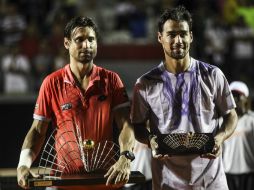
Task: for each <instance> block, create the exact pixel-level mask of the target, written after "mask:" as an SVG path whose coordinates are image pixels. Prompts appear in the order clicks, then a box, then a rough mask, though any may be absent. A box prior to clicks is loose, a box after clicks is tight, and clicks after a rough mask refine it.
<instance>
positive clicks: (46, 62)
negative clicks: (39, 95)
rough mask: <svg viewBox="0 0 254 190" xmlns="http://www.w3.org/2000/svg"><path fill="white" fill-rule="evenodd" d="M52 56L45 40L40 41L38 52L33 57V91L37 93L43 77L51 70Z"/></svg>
mask: <svg viewBox="0 0 254 190" xmlns="http://www.w3.org/2000/svg"><path fill="white" fill-rule="evenodd" d="M52 62H53V56H52V54H51V46H49V44H48V41H47V40H42V41H41V42H40V44H39V52H38V54H37V55H36V56H35V57H34V60H33V66H34V77H35V78H36V80H35V81H34V90H35V91H38V90H39V88H40V86H41V83H42V81H43V79H44V77H45V76H46V75H47V74H49V73H50V72H51V70H52Z"/></svg>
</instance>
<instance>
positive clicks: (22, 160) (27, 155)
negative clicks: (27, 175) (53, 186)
mask: <svg viewBox="0 0 254 190" xmlns="http://www.w3.org/2000/svg"><path fill="white" fill-rule="evenodd" d="M34 160H35V154H34V153H33V151H32V150H31V149H28V148H26V149H23V150H22V151H21V153H20V157H19V164H18V168H19V167H21V166H26V167H28V168H30V167H31V165H32V163H33V161H34Z"/></svg>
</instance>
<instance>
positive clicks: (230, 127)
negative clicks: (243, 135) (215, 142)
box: [216, 109, 238, 141]
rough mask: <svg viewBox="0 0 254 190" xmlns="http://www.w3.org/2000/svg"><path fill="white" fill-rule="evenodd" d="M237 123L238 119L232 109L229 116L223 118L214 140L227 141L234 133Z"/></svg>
mask: <svg viewBox="0 0 254 190" xmlns="http://www.w3.org/2000/svg"><path fill="white" fill-rule="evenodd" d="M237 121H238V117H237V114H236V111H235V110H234V109H233V110H231V111H230V113H229V114H227V115H226V116H224V117H223V123H222V126H221V128H220V129H219V131H218V133H217V134H216V138H218V139H222V141H225V140H226V139H228V138H229V137H230V136H231V135H232V134H233V133H234V131H235V128H236V125H237Z"/></svg>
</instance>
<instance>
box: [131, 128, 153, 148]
mask: <svg viewBox="0 0 254 190" xmlns="http://www.w3.org/2000/svg"><path fill="white" fill-rule="evenodd" d="M133 126H134V132H135V138H136V139H137V140H138V141H139V142H141V143H143V144H146V145H148V147H150V142H149V137H150V132H149V131H148V129H147V127H146V124H145V123H139V124H133Z"/></svg>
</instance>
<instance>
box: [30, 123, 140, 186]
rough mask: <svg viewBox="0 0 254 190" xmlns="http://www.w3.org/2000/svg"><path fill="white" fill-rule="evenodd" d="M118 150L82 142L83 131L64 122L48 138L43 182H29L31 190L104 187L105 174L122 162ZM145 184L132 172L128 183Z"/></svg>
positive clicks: (41, 170)
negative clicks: (34, 188) (118, 162)
mask: <svg viewBox="0 0 254 190" xmlns="http://www.w3.org/2000/svg"><path fill="white" fill-rule="evenodd" d="M119 152H120V149H119V146H118V145H117V144H115V143H114V142H112V141H103V142H94V141H93V140H92V139H82V135H81V129H80V128H79V126H78V125H76V124H75V123H73V122H72V121H66V122H64V123H63V124H62V125H61V126H60V127H59V128H57V129H55V130H54V131H53V132H52V134H51V135H50V136H49V138H48V140H47V142H46V144H45V146H44V149H43V151H42V154H41V158H40V162H39V166H38V174H39V175H41V176H42V178H40V179H29V181H28V183H29V186H30V187H41V186H67V185H95V184H105V183H106V178H104V174H105V173H106V172H107V171H108V169H109V168H110V167H111V166H112V165H113V164H114V163H115V162H116V161H117V160H118V158H119ZM144 180H145V178H144V175H143V174H141V173H140V172H136V171H133V172H131V175H130V180H129V183H139V182H143V181H144Z"/></svg>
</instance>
